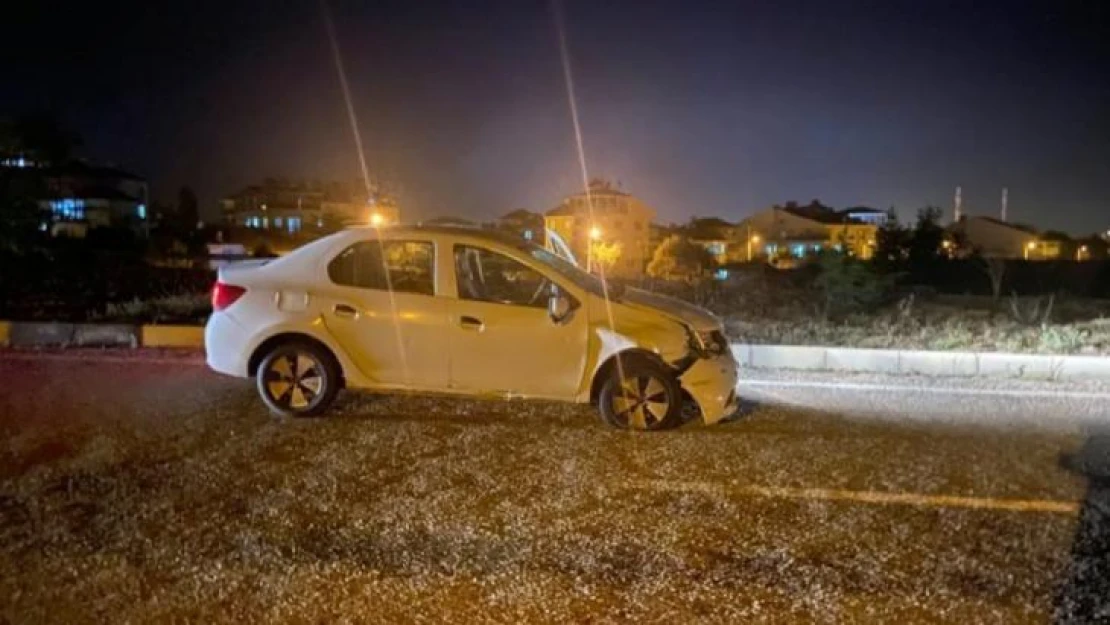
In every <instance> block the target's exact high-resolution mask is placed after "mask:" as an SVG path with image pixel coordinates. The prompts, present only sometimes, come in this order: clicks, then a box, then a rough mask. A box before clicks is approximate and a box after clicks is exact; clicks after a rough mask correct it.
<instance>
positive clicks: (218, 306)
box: [212, 282, 247, 311]
mask: <svg viewBox="0 0 1110 625" xmlns="http://www.w3.org/2000/svg"><path fill="white" fill-rule="evenodd" d="M246 292H247V290H246V289H244V288H243V287H241V286H235V285H234V284H225V283H223V282H217V283H216V285H215V286H213V287H212V310H214V311H221V310H223V309H225V308H227V307H228V306H231V305H232V304H234V303H235V301H236V300H238V299H239V298H240V297H242V296H243V293H246Z"/></svg>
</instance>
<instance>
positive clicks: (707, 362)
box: [678, 348, 740, 425]
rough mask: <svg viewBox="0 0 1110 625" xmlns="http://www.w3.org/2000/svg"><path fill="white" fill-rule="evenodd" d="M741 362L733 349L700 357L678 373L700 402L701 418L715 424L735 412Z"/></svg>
mask: <svg viewBox="0 0 1110 625" xmlns="http://www.w3.org/2000/svg"><path fill="white" fill-rule="evenodd" d="M739 379H740V373H739V365H738V364H737V362H736V359H735V358H733V356H732V350H731V349H727V348H726V349H724V350H722V351H721V353H720V354H718V355H715V356H712V357H710V358H698V359H697V360H695V361H694V362H693V363H691V364H690V365H689V366H688V367H686V369H685V371H683V372H682V374H681V375H680V376H679V378H678V381H679V384H681V385H682V388H683V390H685V391H686V392H687V393H689V394H690V397H692V398H693V399H694V401H695V402H696V403H697V404H698V408H699V409H700V411H701V418H702V421H704V422H705V424H706V425H712V424H714V423H717V422H719V421H721V420H722V419H724V418H726V417H728V416H730V415H732V413H734V412H736V409H737V408H738V407H739V404H740V401H739V398H738V397H737V395H736V384H737V382H738V381H739Z"/></svg>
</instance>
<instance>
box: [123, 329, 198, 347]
mask: <svg viewBox="0 0 1110 625" xmlns="http://www.w3.org/2000/svg"><path fill="white" fill-rule="evenodd" d="M139 332H140V334H141V336H140V341H139V344H140V345H142V346H143V347H204V328H201V327H197V326H142V327H141V328H139Z"/></svg>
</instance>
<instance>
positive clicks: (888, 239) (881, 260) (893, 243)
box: [873, 208, 911, 273]
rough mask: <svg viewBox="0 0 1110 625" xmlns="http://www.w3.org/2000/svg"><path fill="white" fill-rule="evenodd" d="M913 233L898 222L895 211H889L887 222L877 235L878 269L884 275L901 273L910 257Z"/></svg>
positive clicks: (876, 254)
mask: <svg viewBox="0 0 1110 625" xmlns="http://www.w3.org/2000/svg"><path fill="white" fill-rule="evenodd" d="M910 237H911V232H910V231H909V230H907V229H906V227H905V226H903V225H902V224H901V223H900V222H899V221H898V214H897V213H895V212H894V209H893V208H892V209H890V210H889V211H887V218H886V222H885V223H883V225H882V227H880V228H879V230H878V232H876V233H875V254H874V256H873V259H874V262H875V265H876V267H878V269H879V270H880V271H882V272H884V273H895V272H898V271H901V270H902V269H903V268H904V266H905V263H906V260H907V259H908V258H909V256H910Z"/></svg>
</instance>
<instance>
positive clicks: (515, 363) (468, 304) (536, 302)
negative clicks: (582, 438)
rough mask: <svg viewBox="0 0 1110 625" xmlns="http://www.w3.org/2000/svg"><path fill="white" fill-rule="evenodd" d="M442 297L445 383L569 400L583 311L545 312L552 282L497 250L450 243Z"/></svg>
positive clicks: (578, 377) (574, 388) (577, 380)
mask: <svg viewBox="0 0 1110 625" xmlns="http://www.w3.org/2000/svg"><path fill="white" fill-rule="evenodd" d="M453 252H454V256H455V263H454V265H455V282H456V284H457V286H458V299H455V300H451V302H450V304H449V310H450V314H449V315H448V318H449V323H448V326H449V332H450V337H451V339H450V349H451V370H450V378H451V386H452V387H453V388H454V389H456V390H461V391H465V392H468V393H497V394H500V393H511V394H519V395H524V396H530V397H547V398H555V399H570V398H572V397H573V396H574V395H575V394H576V393H577V392H578V387H579V385H580V384H581V382H582V374H583V371H584V369H585V365H586V331H587V319H586V315H585V310H579V311H577V312H575V313H573V314H572V315H570V316H569V317H568V318H567V319H565V320H563V321H562V322H559V323H556V322H554V321H552V319H551V317H550V315H549V314H548V311H547V305H548V298H549V297H550V293H551V291H552V283H551V282H550V281H549V279H548V278H546V277H545V276H544V275H543V274H541V273H540V272H539V271H537V270H535V269H533V268H531V267H529V266H528V265H525V264H524V263H522V262H520V261H518V260H516V259H513V258H511V257H509V256H507V255H505V254H502V253H500V252H495V251H492V250H489V249H485V248H482V247H478V246H471V245H456V246H455V247H454V250H453Z"/></svg>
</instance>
